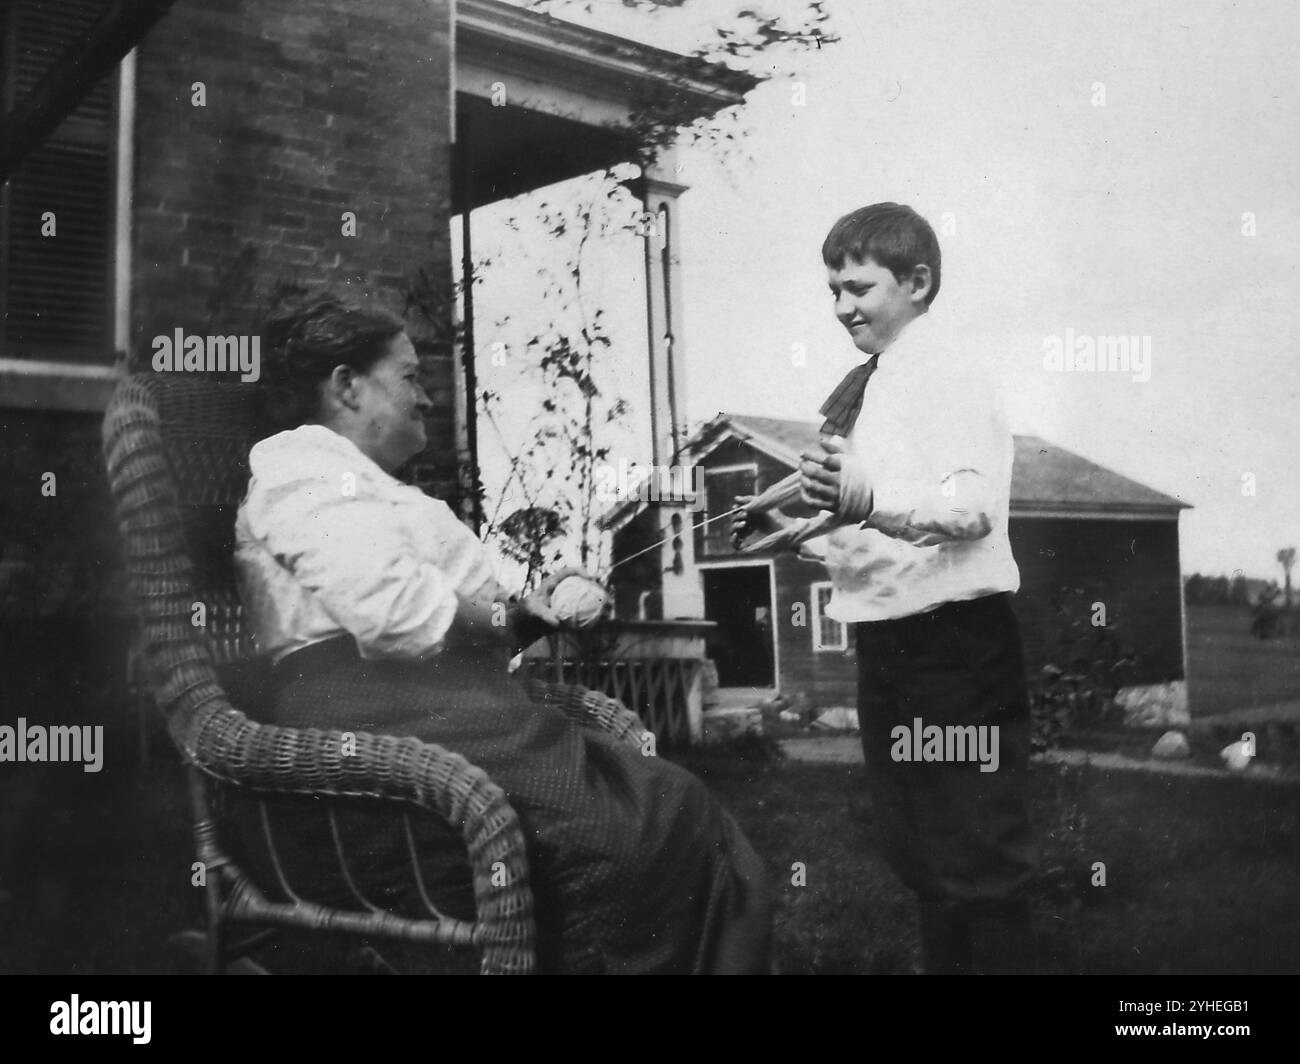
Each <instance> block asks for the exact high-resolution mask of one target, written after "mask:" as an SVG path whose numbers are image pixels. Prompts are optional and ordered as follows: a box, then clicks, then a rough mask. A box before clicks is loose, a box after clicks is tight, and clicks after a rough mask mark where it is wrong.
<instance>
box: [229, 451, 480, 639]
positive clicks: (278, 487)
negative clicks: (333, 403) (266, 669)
mask: <svg viewBox="0 0 1300 1064" xmlns="http://www.w3.org/2000/svg"><path fill="white" fill-rule="evenodd" d="M249 464H250V466H251V469H252V479H251V480H250V482H249V485H248V492H247V494H246V495H245V496H244V501H243V502H242V503H241V504H240V507H239V513H238V515H237V517H236V519H235V568H236V573H237V576H238V580H239V590H240V596H241V598H242V600H243V603H244V608H245V611H246V613H247V617H248V620H249V624H250V626H251V630H252V632H253V634H254V636H255V638H256V640H257V643H258V647H259V649H260V650H261V651H263V652H265V653H270V654H271V655H272V656H273V657H274V658H275V660H277V661H278V660H279V659H280V658H282V657H284V656H285V655H286V654H289V653H292V652H293V651H295V650H299V649H301V648H302V647H305V646H309V645H310V644H312V643H317V642H320V641H321V640H323V639H328V638H330V637H331V636H336V635H341V634H344V633H346V632H350V633H351V634H352V635H353V636H355V637H356V640H357V643H358V644H359V646H360V649H361V654H362V656H363V657H366V658H415V659H420V658H428V657H430V656H432V655H434V654H437V653H438V652H439V651H440V650H441V649H442V644H443V640H444V638H445V636H446V634H447V630H448V629H449V628H450V627H451V623H452V620H453V619H454V618H455V616H456V607H457V601H458V598H457V596H460V597H461V598H471V597H474V596H475V594H476V593H481V592H482V591H483V590H484V586H485V584H486V583H487V581H493V582H494V584H493V586H495V576H496V574H495V571H494V568H493V565H492V562H491V559H490V556H489V554H488V551H487V550H486V548H485V547H484V546H483V544H482V543H481V542H479V540H478V538H477V537H476V536H475V535H474V533H473V532H471V531H470V530H469V529H468V528H466V527H465V526H464V525H463V524H461V523H460V522H459V521H458V520H456V518H455V516H454V515H453V514H452V512H451V509H450V508H449V507H448V506H447V504H446V503H444V502H442V501H440V500H438V499H433V498H430V497H429V496H428V495H425V494H424V492H422V491H420V489H419V488H415V487H411V486H409V485H406V484H403V483H402V482H401V481H399V480H397V479H395V478H394V477H392V476H390V475H389V474H387V473H385V472H384V471H383V470H382V469H381V468H380V467H379V466H378V465H376V464H375V463H374V462H373V461H371V460H370V459H369V458H367V457H366V456H365V455H364V454H362V453H361V451H360V450H359V449H358V448H357V446H356V445H355V444H354V443H353V442H352V441H351V440H349V439H348V438H347V437H345V436H341V435H339V434H338V433H337V432H334V431H333V430H332V429H328V428H325V427H324V426H323V425H303V426H302V427H300V428H296V429H292V430H290V431H288V432H281V433H278V434H277V435H275V436H271V437H269V438H268V439H265V440H263V441H261V442H260V443H258V444H256V445H255V446H254V447H253V449H252V451H251V452H250V454H249Z"/></svg>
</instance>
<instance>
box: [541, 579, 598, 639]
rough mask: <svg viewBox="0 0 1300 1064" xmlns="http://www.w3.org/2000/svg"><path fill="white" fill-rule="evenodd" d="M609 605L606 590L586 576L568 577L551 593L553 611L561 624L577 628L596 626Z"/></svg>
mask: <svg viewBox="0 0 1300 1064" xmlns="http://www.w3.org/2000/svg"><path fill="white" fill-rule="evenodd" d="M608 604H609V596H608V595H607V594H605V589H604V588H603V587H601V586H600V585H599V584H598V583H596V581H595V580H592V579H591V578H590V577H586V576H566V577H565V578H564V579H563V580H561V581H560V582H559V583H558V584H556V585H555V590H554V591H552V592H551V609H553V610H554V611H555V615H556V616H557V617H559V619H560V621H561V623H563V624H571V625H573V626H575V627H577V628H586V627H587V626H588V625H591V624H595V623H596V621H598V620H599V619H600V616H601V614H603V613H604V612H605V607H606V606H607V605H608Z"/></svg>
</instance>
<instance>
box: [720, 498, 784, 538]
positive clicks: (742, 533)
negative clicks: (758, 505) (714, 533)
mask: <svg viewBox="0 0 1300 1064" xmlns="http://www.w3.org/2000/svg"><path fill="white" fill-rule="evenodd" d="M754 499H755V496H753V495H737V496H736V498H735V504H736V505H737V506H748V505H749V504H750V503H751V502H753V501H754ZM794 523H795V519H794V518H793V517H787V516H786V515H785V514H783V513H782V512H781V511H780V510H777V509H775V508H773V509H771V510H764V511H762V512H761V513H751V512H750V511H749V510H741V511H740V513H738V514H736V516H735V517H733V518H732V519H731V545H732V546H733V547H735V548H736V550H740V546H741V544H742V543H744V542H745V540H746V539H748V538H749V537H750V536H752V535H758V536H769V535H771V534H772V533H773V532H779V531H781V530H782V529H784V528H789V527H790V526H791V525H792V524H794Z"/></svg>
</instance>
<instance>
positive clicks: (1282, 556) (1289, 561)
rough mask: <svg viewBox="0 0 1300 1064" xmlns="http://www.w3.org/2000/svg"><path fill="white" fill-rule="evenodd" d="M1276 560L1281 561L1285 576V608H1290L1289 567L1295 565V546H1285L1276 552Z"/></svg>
mask: <svg viewBox="0 0 1300 1064" xmlns="http://www.w3.org/2000/svg"><path fill="white" fill-rule="evenodd" d="M1277 560H1278V561H1279V562H1281V563H1282V572H1283V573H1284V574H1285V576H1286V608H1287V609H1290V608H1291V568H1292V566H1294V565H1295V548H1294V547H1287V548H1285V549H1283V550H1280V551H1278V552H1277Z"/></svg>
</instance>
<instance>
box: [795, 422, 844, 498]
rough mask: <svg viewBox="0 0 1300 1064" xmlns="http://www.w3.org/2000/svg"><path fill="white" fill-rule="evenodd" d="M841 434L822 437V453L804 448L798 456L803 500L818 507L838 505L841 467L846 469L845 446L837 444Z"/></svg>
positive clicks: (800, 488)
mask: <svg viewBox="0 0 1300 1064" xmlns="http://www.w3.org/2000/svg"><path fill="white" fill-rule="evenodd" d="M836 439H838V437H831V436H823V437H822V441H821V442H822V451H823V453H822V454H817V453H816V452H814V451H804V452H803V454H801V455H800V456H799V457H800V458H801V459H802V461H801V462H800V463H799V490H800V494H801V495H802V496H803V501H804V502H806V503H807V504H808V505H809V506H813V507H816V508H817V509H818V510H831V511H832V512H834V511H836V510H838V509H839V505H840V471H841V470H842V469H843V450H844V449H843V447H839V448H834V447H833V441H834V440H836Z"/></svg>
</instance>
